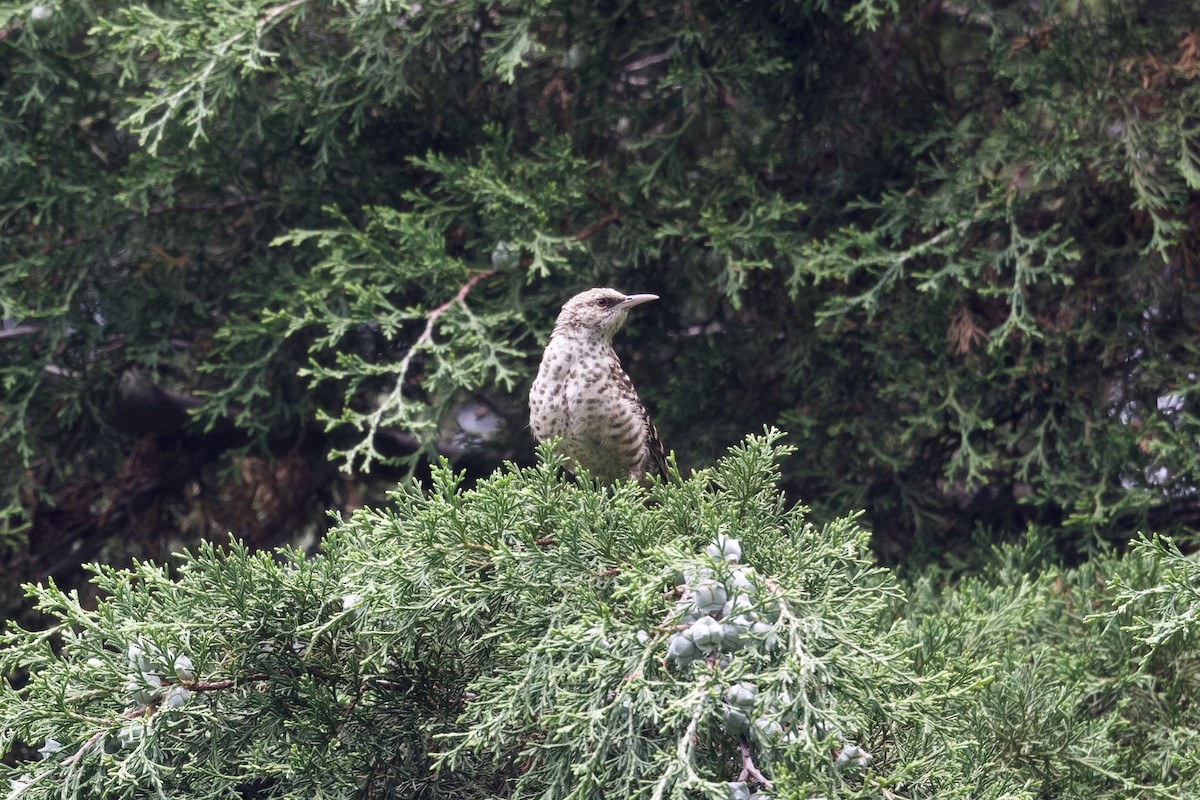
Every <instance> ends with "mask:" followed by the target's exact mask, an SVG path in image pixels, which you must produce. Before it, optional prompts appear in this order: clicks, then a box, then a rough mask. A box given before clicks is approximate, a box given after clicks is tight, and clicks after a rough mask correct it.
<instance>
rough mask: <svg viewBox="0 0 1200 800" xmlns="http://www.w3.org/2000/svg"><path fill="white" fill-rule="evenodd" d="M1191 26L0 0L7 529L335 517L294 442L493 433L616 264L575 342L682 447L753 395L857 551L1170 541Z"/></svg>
mask: <svg viewBox="0 0 1200 800" xmlns="http://www.w3.org/2000/svg"><path fill="white" fill-rule="evenodd" d="M1194 25H1195V17H1194V14H1193V9H1192V6H1191V4H1190V3H1186V2H1154V3H1148V2H1147V3H1138V2H1128V1H1127V0H1111V1H1110V0H1082V1H1081V0H1069V1H1068V0H1059V1H1057V2H1056V1H1054V0H1050V1H1046V0H1043V1H1041V2H1037V3H1033V2H985V0H965V1H964V2H955V3H943V2H937V0H934V2H924V3H898V2H886V0H858V1H857V2H845V3H829V2H824V1H822V0H794V1H793V2H772V3H768V2H762V3H741V4H734V3H725V2H719V1H718V0H693V1H692V2H685V3H673V2H672V3H656V2H622V3H617V2H600V3H591V4H586V3H585V4H580V3H574V2H554V1H553V0H539V2H515V1H510V0H501V1H499V2H497V1H496V0H488V2H480V1H479V0H462V1H461V2H427V3H403V2H394V1H393V0H358V1H357V2H333V1H329V2H326V1H325V0H308V1H307V2H301V1H300V0H290V2H282V3H279V4H275V5H268V4H264V3H247V2H221V3H215V2H207V0H204V1H203V2H201V1H200V0H174V2H153V3H125V2H121V3H113V2H105V0H94V1H92V2H89V1H87V0H78V1H76V0H71V1H69V2H39V3H34V2H11V1H10V2H4V3H0V76H2V77H0V80H2V81H3V84H2V92H0V236H2V239H0V318H2V319H3V320H4V325H5V328H4V330H3V331H0V385H2V386H3V392H2V395H0V437H2V438H0V489H3V493H4V498H5V501H4V502H5V507H6V508H7V512H6V514H5V519H6V520H7V525H8V528H9V529H10V530H11V529H20V528H23V527H26V526H27V525H28V524H29V523H31V522H32V523H34V524H35V525H38V526H40V529H41V531H42V533H43V535H45V536H54V535H56V534H55V533H54V532H56V531H61V530H71V531H75V532H79V531H83V532H90V531H91V530H92V528H99V529H102V532H103V529H104V528H105V526H108V530H110V531H118V530H119V531H124V530H128V529H129V528H130V527H131V526H132V527H136V528H139V529H145V530H156V531H159V530H162V529H164V528H165V529H170V530H175V531H182V532H183V533H184V534H186V535H187V536H193V535H195V534H196V533H200V534H204V533H209V534H223V533H224V532H225V531H226V530H229V529H233V530H234V531H235V532H237V533H239V534H241V535H245V536H252V535H257V532H258V531H259V530H260V529H265V530H266V532H267V533H268V534H275V533H278V532H281V531H282V532H286V531H288V530H290V529H291V528H292V527H293V526H294V525H295V524H297V520H296V519H292V518H290V517H289V516H288V513H286V512H288V511H291V512H297V513H299V512H300V511H303V512H304V513H303V514H300V516H301V517H304V518H306V519H307V520H309V521H310V523H311V520H313V519H316V518H317V512H318V510H319V509H321V508H322V507H327V506H330V505H334V504H335V503H340V502H346V503H347V504H348V505H353V503H349V502H348V501H346V500H345V495H346V492H347V491H350V490H347V489H346V488H345V486H341V488H339V484H338V483H337V481H338V478H337V474H336V471H335V469H333V468H330V465H332V467H337V466H342V465H344V466H347V467H348V468H350V469H351V471H352V474H354V475H361V474H362V470H364V469H366V468H368V467H371V466H375V467H378V466H379V464H380V462H381V461H382V462H387V463H398V464H400V465H401V466H403V465H405V464H408V465H410V466H411V465H413V464H415V463H417V460H420V459H425V458H427V457H428V456H430V455H431V454H433V453H434V452H437V451H440V452H443V453H446V454H451V455H453V456H454V457H455V458H456V459H461V460H462V462H461V463H467V461H470V462H471V463H473V464H476V465H479V466H480V467H481V468H480V469H478V470H476V472H478V473H486V472H487V471H488V470H489V469H490V468H491V466H492V465H494V464H496V463H498V461H499V459H500V457H502V456H509V457H513V458H516V459H517V460H519V461H521V462H522V463H528V462H529V461H530V460H531V456H532V445H531V443H530V441H529V437H528V435H527V430H526V428H525V420H524V400H523V398H524V392H525V390H526V388H527V386H528V380H529V377H530V374H531V370H532V366H533V365H534V363H535V359H536V356H537V353H538V352H539V349H540V346H541V344H542V342H544V338H545V336H546V333H547V331H548V328H549V325H550V322H551V320H552V318H553V315H554V313H555V309H556V308H557V306H558V305H559V304H560V303H561V302H562V300H563V299H565V298H566V297H567V296H569V295H570V294H572V293H573V292H574V291H576V290H578V289H580V288H583V287H586V286H590V285H614V286H617V287H618V288H622V289H625V290H628V291H653V292H655V293H657V294H660V295H661V296H662V298H663V300H662V302H661V303H660V304H658V307H657V308H656V309H652V310H646V311H645V312H644V313H641V314H639V317H638V319H636V320H635V321H634V322H633V323H631V325H630V330H629V331H627V332H626V335H624V336H623V338H622V342H621V344H620V347H621V350H622V353H623V355H625V357H626V361H627V363H628V366H629V369H630V371H631V372H632V373H633V374H634V377H635V379H637V382H638V384H639V386H640V388H641V391H642V394H643V396H644V399H646V401H647V404H648V405H649V406H650V408H651V410H652V411H653V413H654V414H655V418H656V421H657V422H658V423H659V428H660V429H661V431H662V432H663V434H664V437H665V439H666V441H667V444H668V446H669V447H672V448H674V449H675V450H676V451H677V452H678V454H679V458H680V460H681V463H682V464H684V465H685V466H687V467H691V466H702V465H704V464H706V463H710V462H711V460H712V459H713V458H714V457H715V456H716V455H717V454H718V453H720V452H721V451H722V449H723V448H724V447H725V446H727V445H728V444H729V443H731V442H734V441H737V440H738V439H739V438H740V436H741V435H742V434H743V433H744V432H745V431H746V430H754V429H757V428H758V427H759V426H761V425H762V424H763V423H772V424H774V423H779V424H782V425H783V426H785V427H787V428H788V429H789V430H791V431H792V432H793V433H794V434H795V435H797V437H798V441H799V442H800V443H801V444H800V446H801V447H802V449H803V451H804V457H803V458H800V459H796V460H794V461H793V462H792V463H791V464H790V466H789V467H788V471H787V474H786V476H785V477H786V480H787V484H788V486H789V487H790V488H791V489H792V490H794V491H795V492H796V495H797V496H798V497H801V498H803V499H804V501H805V502H807V503H810V504H811V505H812V506H813V507H814V508H815V509H817V510H818V512H819V513H820V514H821V515H822V516H823V518H827V519H831V518H833V517H835V516H837V515H839V514H841V513H844V512H845V511H846V510H848V509H852V508H860V507H861V508H865V509H866V511H867V520H868V522H869V524H870V526H871V527H872V529H873V530H874V531H875V532H876V534H877V536H878V537H879V539H878V542H877V543H878V544H879V546H881V547H882V548H884V551H885V552H886V553H888V554H889V555H893V556H894V555H896V554H898V553H900V552H904V551H909V550H910V549H911V547H912V546H913V545H929V546H931V547H932V548H934V552H939V551H941V550H942V549H943V548H945V547H946V546H947V543H948V542H951V541H953V542H957V543H958V544H959V545H960V546H962V545H964V543H965V542H966V540H967V539H968V538H969V536H970V535H972V534H973V533H974V532H976V531H983V532H986V533H995V532H1001V533H1008V534H1010V535H1011V534H1014V533H1019V532H1021V531H1024V530H1026V529H1027V528H1028V526H1030V525H1034V526H1039V527H1041V528H1044V529H1046V530H1053V531H1055V532H1056V533H1057V535H1059V537H1060V540H1061V541H1062V542H1063V543H1064V545H1066V546H1074V544H1072V543H1073V542H1074V543H1078V544H1081V545H1083V546H1087V545H1089V544H1090V543H1092V542H1094V541H1095V540H1096V537H1097V536H1099V537H1101V538H1108V539H1110V540H1115V541H1123V540H1124V539H1125V538H1127V536H1128V535H1129V531H1131V530H1136V529H1137V528H1138V527H1145V528H1147V529H1155V530H1164V531H1167V530H1174V529H1177V528H1180V529H1181V528H1185V527H1186V526H1188V525H1190V524H1192V523H1194V522H1195V521H1196V518H1197V513H1196V512H1197V506H1196V493H1195V488H1194V483H1195V476H1196V475H1197V473H1198V470H1197V466H1198V465H1197V458H1198V456H1197V450H1196V448H1195V441H1196V437H1197V433H1198V431H1197V418H1196V416H1195V413H1194V410H1193V407H1192V403H1193V402H1194V400H1193V397H1194V394H1195V392H1196V387H1197V385H1198V384H1197V381H1196V368H1195V364H1196V347H1197V341H1198V340H1197V328H1196V320H1197V319H1198V318H1200V314H1198V313H1197V312H1198V309H1197V308H1196V300H1195V298H1196V297H1200V294H1198V293H1197V292H1196V291H1195V288H1196V281H1197V264H1200V260H1198V258H1197V255H1198V245H1197V242H1198V241H1200V240H1198V239H1197V234H1196V231H1197V219H1198V214H1200V212H1198V210H1197V209H1200V205H1198V204H1197V202H1196V199H1197V190H1198V189H1200V140H1198V137H1200V125H1198V124H1197V121H1196V117H1195V109H1196V108H1197V107H1198V105H1200V50H1198V46H1200V44H1198V42H1200V40H1198V38H1197V37H1198V34H1197V31H1196V30H1195V29H1194V28H1192V27H1189V26H1194ZM464 404H467V405H464ZM480 413H483V414H484V415H485V417H486V420H485V422H486V424H485V425H484V427H485V428H498V430H496V431H494V432H492V433H491V434H490V435H489V436H488V437H485V438H488V440H489V441H488V446H487V447H484V446H482V445H481V444H480V442H479V441H478V440H479V438H480V435H479V433H478V432H470V431H468V432H467V433H465V434H464V433H461V432H459V431H458V427H459V425H460V423H462V421H463V419H464V416H468V417H475V416H478V415H479V414H480ZM189 420H190V422H189ZM185 422H186V423H188V424H187V425H186V426H185ZM135 444H136V445H137V446H135ZM268 456H274V457H281V456H282V457H286V458H290V459H291V461H289V462H287V463H288V464H290V465H291V466H290V467H289V471H288V472H287V474H286V475H281V474H280V473H278V472H274V471H273V470H272V468H271V467H269V466H263V464H264V463H265V462H262V461H261V459H263V458H264V457H268ZM255 459H260V460H258V461H256V460H255ZM230 466H232V467H233V468H234V471H235V472H237V473H239V475H240V478H241V480H242V481H243V482H244V483H249V484H251V485H250V488H249V489H248V490H245V491H243V489H241V488H239V486H240V484H237V483H236V482H233V481H230V480H229V479H228V472H229V471H228V470H224V468H225V467H230ZM295 485H303V486H304V487H306V489H305V491H302V492H294V493H293V494H288V491H289V489H288V487H290V486H295ZM148 497H152V498H153V500H147V498H148ZM247 497H249V498H250V499H247Z"/></svg>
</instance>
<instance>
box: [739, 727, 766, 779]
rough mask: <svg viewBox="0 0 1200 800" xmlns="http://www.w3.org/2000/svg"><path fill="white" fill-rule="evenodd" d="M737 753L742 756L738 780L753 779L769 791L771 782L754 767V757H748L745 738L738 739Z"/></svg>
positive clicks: (748, 749)
mask: <svg viewBox="0 0 1200 800" xmlns="http://www.w3.org/2000/svg"><path fill="white" fill-rule="evenodd" d="M738 752H740V753H741V754H742V774H740V775H738V780H739V781H745V780H749V779H753V780H755V781H756V782H757V783H759V784H761V785H762V786H765V787H766V788H768V789H770V788H771V781H770V780H768V779H767V776H766V775H763V774H762V773H761V772H760V771H759V769H758V767H756V766H754V757H753V756H751V755H750V743H749V742H748V741H746V737H745V736H739V737H738Z"/></svg>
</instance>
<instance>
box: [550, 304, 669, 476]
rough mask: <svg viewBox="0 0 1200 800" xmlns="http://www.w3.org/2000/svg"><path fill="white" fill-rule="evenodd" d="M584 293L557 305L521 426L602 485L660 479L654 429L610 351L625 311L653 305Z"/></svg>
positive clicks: (662, 468)
mask: <svg viewBox="0 0 1200 800" xmlns="http://www.w3.org/2000/svg"><path fill="white" fill-rule="evenodd" d="M657 299H658V296H657V295H653V294H631V295H626V294H622V293H621V292H618V291H617V290H615V289H588V290H587V291H586V292H583V293H581V294H577V295H575V296H574V297H572V298H571V299H570V300H568V301H567V302H566V303H565V304H563V307H562V310H561V311H560V312H559V314H558V320H557V321H556V322H555V323H554V332H553V333H551V334H550V343H549V344H547V345H546V352H545V353H543V354H542V364H541V367H539V368H538V374H537V378H535V379H534V381H533V387H532V388H531V389H530V392H529V427H530V428H532V429H533V435H534V436H536V437H537V439H538V441H545V440H546V439H552V438H554V437H555V436H561V437H562V442H561V445H560V447H561V449H562V451H563V453H565V454H566V455H568V456H570V457H571V458H572V459H573V460H574V461H575V463H576V464H578V465H580V466H582V467H585V468H586V469H587V470H588V472H590V473H591V474H592V475H593V476H594V477H596V478H598V479H599V480H601V481H603V482H604V483H612V482H613V481H615V480H618V479H621V478H632V479H634V480H637V479H640V478H642V477H643V476H645V475H658V476H660V477H666V473H667V459H666V453H665V452H664V450H663V446H662V442H661V441H659V438H658V431H657V430H655V429H654V425H653V423H651V422H650V415H649V414H647V413H646V408H645V406H643V405H642V401H641V400H639V399H638V394H637V390H636V389H634V388H633V381H631V380H629V376H628V375H626V374H625V370H624V369H622V368H621V360H620V359H619V358H617V354H616V352H615V351H613V348H612V338H613V334H615V333H616V332H617V330H618V329H619V328H620V327H621V325H622V323H624V322H625V317H626V315H627V314H628V313H629V309H631V308H633V307H634V306H639V305H641V304H642V303H648V302H650V301H651V300H657Z"/></svg>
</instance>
